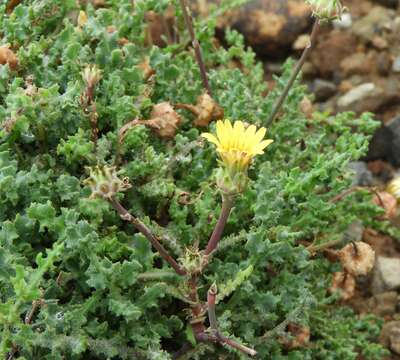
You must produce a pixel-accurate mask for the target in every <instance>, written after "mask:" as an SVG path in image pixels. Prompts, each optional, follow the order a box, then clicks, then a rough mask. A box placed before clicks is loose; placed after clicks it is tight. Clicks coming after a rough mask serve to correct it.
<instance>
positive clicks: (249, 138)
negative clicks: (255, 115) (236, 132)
mask: <svg viewBox="0 0 400 360" xmlns="http://www.w3.org/2000/svg"><path fill="white" fill-rule="evenodd" d="M256 130H257V128H256V127H255V125H250V126H249V127H248V128H247V129H246V132H245V133H244V136H243V137H244V149H245V150H246V151H250V149H252V148H253V146H254V143H253V138H254V134H255V133H256Z"/></svg>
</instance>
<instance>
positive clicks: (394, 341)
mask: <svg viewBox="0 0 400 360" xmlns="http://www.w3.org/2000/svg"><path fill="white" fill-rule="evenodd" d="M379 342H380V343H381V344H382V345H383V346H385V347H387V348H389V349H390V350H392V351H393V352H394V353H396V354H398V355H400V321H389V322H387V323H386V324H385V325H384V326H383V329H382V332H381V336H380V338H379Z"/></svg>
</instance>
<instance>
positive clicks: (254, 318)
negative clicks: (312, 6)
mask: <svg viewBox="0 0 400 360" xmlns="http://www.w3.org/2000/svg"><path fill="white" fill-rule="evenodd" d="M12 3H13V5H12V6H11V5H10V4H11V2H7V3H4V2H3V4H2V5H0V14H1V16H0V29H1V40H0V41H1V46H2V48H4V49H7V50H4V51H5V52H6V53H7V54H11V53H12V54H13V56H11V55H10V56H8V57H7V58H5V60H4V61H2V64H1V65H0V78H1V82H0V124H1V129H0V222H1V230H0V265H1V266H0V296H1V304H0V331H1V333H0V356H1V357H3V358H7V359H51V360H53V359H54V360H58V359H60V360H61V359H185V358H192V359H216V358H221V359H222V358H223V359H236V358H239V359H244V358H246V357H248V356H254V357H255V358H259V359H286V358H288V359H320V358H322V357H324V358H330V359H345V360H346V359H356V358H358V356H359V355H362V356H364V357H365V358H368V359H381V358H382V356H383V354H384V351H383V349H382V348H381V347H380V346H379V345H378V344H376V343H375V341H376V338H377V336H378V334H379V330H380V320H379V319H377V318H374V317H372V316H364V317H359V316H357V315H355V314H354V313H353V312H352V311H351V310H350V309H349V308H347V307H343V306H336V302H335V301H336V300H337V299H338V298H340V297H341V296H342V297H343V296H344V295H346V296H348V294H350V293H351V289H350V290H349V289H348V288H349V286H350V285H352V284H353V283H355V279H356V276H358V274H359V273H360V271H354V264H356V265H357V266H358V267H357V269H358V268H359V267H360V266H359V261H361V259H360V258H359V257H360V254H361V253H362V251H365V250H366V249H364V247H365V246H364V245H361V244H357V243H355V244H354V245H351V246H353V248H351V247H349V248H345V249H346V252H345V253H343V256H342V258H343V259H342V260H341V261H344V265H345V266H343V267H342V266H341V265H340V263H339V262H336V263H333V264H332V263H330V262H329V261H328V260H326V259H325V257H324V256H322V255H321V253H320V252H319V251H318V249H321V248H323V247H324V246H326V244H332V243H336V244H337V245H339V246H340V245H342V247H344V246H345V245H346V240H345V239H344V240H343V233H344V231H345V230H346V229H347V228H348V226H349V224H350V223H352V222H353V221H354V220H358V221H362V222H364V223H365V224H367V225H368V226H374V225H375V222H374V219H375V218H376V217H377V216H379V215H381V214H382V211H381V210H379V208H378V207H377V206H375V205H374V203H373V202H372V201H371V199H370V198H371V196H370V193H369V192H368V191H363V190H359V191H354V192H351V193H346V190H347V189H348V188H349V186H350V184H351V174H350V172H349V171H348V167H347V164H348V163H349V162H350V161H353V160H355V159H358V158H360V157H361V156H362V155H363V154H365V152H366V151H367V147H368V141H369V139H370V136H371V134H372V132H373V131H374V129H375V128H376V127H377V123H376V122H375V121H373V120H372V119H371V117H370V115H369V114H365V115H362V116H361V117H360V118H355V117H354V115H353V114H351V113H343V114H338V115H336V116H331V115H329V114H326V113H315V114H313V116H311V117H310V116H308V115H306V114H304V113H303V112H302V111H301V110H300V108H299V104H300V103H301V101H302V100H303V99H304V98H306V97H307V96H308V95H307V94H306V93H305V89H304V87H303V86H301V85H300V84H299V82H298V78H297V73H298V70H299V69H300V68H301V66H297V67H294V70H293V72H292V62H291V61H288V62H287V63H286V64H285V65H284V68H283V75H282V76H281V77H280V78H276V84H277V85H276V87H275V89H274V90H273V91H271V92H269V93H268V95H267V96H265V94H266V92H267V91H266V84H265V82H264V78H263V75H264V74H263V70H262V69H263V67H262V65H261V64H260V63H257V62H256V61H255V55H254V53H253V52H252V51H251V50H246V49H245V47H244V42H243V38H242V36H241V35H239V34H238V33H237V32H235V31H232V30H227V32H226V43H227V47H226V48H224V47H222V46H219V45H218V44H217V42H216V41H215V36H214V35H215V27H216V23H217V18H218V16H219V15H221V14H223V13H224V12H226V11H228V10H229V9H231V8H232V7H234V6H239V5H241V4H243V3H244V1H242V0H231V1H228V0H225V1H222V2H221V3H220V6H219V7H218V8H217V7H214V8H213V9H211V12H210V14H209V16H208V17H207V18H199V19H197V20H196V21H195V22H194V24H193V19H192V18H191V16H190V13H189V11H188V10H189V6H190V3H188V2H187V1H173V0H170V1H169V0H168V1H167V0H161V1H160V0H157V1H153V0H138V1H131V0H118V1H117V0H115V1H75V0H67V1H64V0H63V1H61V0H40V1H24V2H21V3H19V4H17V3H18V2H12ZM149 14H150V15H151V16H152V17H154V16H157V17H158V19H160V23H161V24H164V23H165V24H170V27H163V37H162V39H163V42H164V45H165V46H163V47H158V46H156V45H154V43H155V41H154V40H155V39H154V38H152V36H150V35H151V34H153V36H154V32H152V31H150V30H151V29H150V27H151V26H152V23H151V22H149V21H148V19H149ZM316 15H317V14H316ZM163 19H164V20H165V21H163ZM317 19H318V21H317V22H316V23H319V20H320V19H319V18H317ZM191 45H193V46H191ZM311 45H312V44H310V47H309V48H308V49H310V48H311ZM9 51H11V53H9ZM7 59H8V60H7ZM11 60H12V61H11ZM233 64H240V66H233ZM300 65H301V64H300ZM272 115H273V116H272ZM267 124H268V125H267ZM265 128H268V132H266V130H265ZM272 140H273V142H272ZM344 193H346V194H347V195H346V196H342V194H344ZM348 246H349V245H348ZM352 249H354V251H355V250H357V251H356V252H354V253H353V252H352V251H353V250H352ZM368 254H369V255H368V256H369V258H371V259H372V256H373V254H372V253H370V252H368ZM345 255H346V257H344V256H345ZM369 268H370V266H369V263H368V264H367V265H366V266H364V265H362V270H363V271H362V273H364V272H365V271H364V269H369ZM334 273H340V276H338V275H333V274H334ZM336 278H340V279H346V281H345V282H343V281H342V282H341V283H337V284H333V285H335V286H336V287H335V286H333V285H332V284H331V281H332V279H336ZM343 284H345V285H346V286H347V288H346V289H344V285H343ZM350 287H351V286H350ZM332 289H333V290H332ZM330 292H332V294H331V293H330ZM343 294H344V295H343Z"/></svg>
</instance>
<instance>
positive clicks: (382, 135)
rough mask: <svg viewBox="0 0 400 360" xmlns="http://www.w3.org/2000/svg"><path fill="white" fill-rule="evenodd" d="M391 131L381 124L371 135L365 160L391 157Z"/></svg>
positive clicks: (388, 158)
mask: <svg viewBox="0 0 400 360" xmlns="http://www.w3.org/2000/svg"><path fill="white" fill-rule="evenodd" d="M392 142H393V132H392V131H391V130H390V129H389V128H387V127H386V126H381V127H380V128H379V129H378V130H377V131H376V132H375V134H374V136H373V137H372V140H371V142H370V144H369V150H368V154H367V156H366V160H368V161H370V160H378V159H382V160H390V158H392V155H391V154H392Z"/></svg>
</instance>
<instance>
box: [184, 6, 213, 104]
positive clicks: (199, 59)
mask: <svg viewBox="0 0 400 360" xmlns="http://www.w3.org/2000/svg"><path fill="white" fill-rule="evenodd" d="M180 3H181V7H182V12H183V17H184V18H185V24H186V27H187V29H188V31H189V34H190V39H191V40H192V46H193V48H194V53H195V55H196V61H197V64H198V65H199V68H200V75H201V79H202V81H203V86H204V88H205V89H206V91H207V92H208V94H209V95H210V96H211V97H212V93H211V87H210V84H209V83H208V79H207V72H206V67H205V65H204V62H203V56H202V53H201V47H200V43H199V41H198V40H197V39H196V34H195V32H194V28H193V20H192V17H191V15H190V9H189V5H188V4H187V1H186V0H180Z"/></svg>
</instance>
